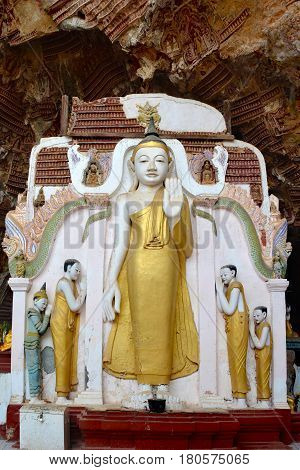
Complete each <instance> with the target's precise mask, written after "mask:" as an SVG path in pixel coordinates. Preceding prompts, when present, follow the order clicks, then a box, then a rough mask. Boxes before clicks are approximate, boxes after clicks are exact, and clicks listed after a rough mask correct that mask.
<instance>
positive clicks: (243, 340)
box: [224, 281, 249, 398]
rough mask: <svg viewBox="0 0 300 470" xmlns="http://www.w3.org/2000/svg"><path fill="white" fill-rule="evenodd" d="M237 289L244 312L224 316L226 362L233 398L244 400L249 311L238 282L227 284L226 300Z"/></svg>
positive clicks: (247, 388) (246, 390)
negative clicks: (241, 299) (227, 363)
mask: <svg viewBox="0 0 300 470" xmlns="http://www.w3.org/2000/svg"><path fill="white" fill-rule="evenodd" d="M234 288H236V289H239V291H240V293H241V295H242V298H243V303H244V311H243V312H239V310H238V308H236V310H235V312H234V313H233V314H232V315H224V318H225V331H226V333H227V351H228V362H229V370H230V376H231V390H232V396H233V398H245V395H246V393H247V392H248V391H249V384H248V379H247V373H246V361H247V351H248V338H249V309H248V305H247V303H246V299H245V293H244V287H243V285H242V284H241V283H240V282H237V281H234V282H232V283H231V284H229V287H228V289H227V292H226V298H227V300H228V302H229V301H230V295H231V292H232V289H234Z"/></svg>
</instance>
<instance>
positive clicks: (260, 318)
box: [253, 308, 267, 325]
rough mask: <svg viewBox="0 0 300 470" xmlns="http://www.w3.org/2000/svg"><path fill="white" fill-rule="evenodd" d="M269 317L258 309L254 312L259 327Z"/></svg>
mask: <svg viewBox="0 0 300 470" xmlns="http://www.w3.org/2000/svg"><path fill="white" fill-rule="evenodd" d="M266 317H267V314H266V312H263V311H262V310H261V309H259V308H258V309H256V310H254V312H253V318H254V321H255V323H256V324H257V325H259V324H260V323H261V322H262V321H263V320H265V318H266Z"/></svg>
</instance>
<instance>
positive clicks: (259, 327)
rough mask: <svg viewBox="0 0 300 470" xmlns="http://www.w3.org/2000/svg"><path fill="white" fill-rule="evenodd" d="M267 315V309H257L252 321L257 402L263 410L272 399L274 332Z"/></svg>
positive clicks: (251, 338)
mask: <svg viewBox="0 0 300 470" xmlns="http://www.w3.org/2000/svg"><path fill="white" fill-rule="evenodd" d="M267 314H268V311H267V307H263V306H260V307H256V308H255V309H254V311H253V316H252V318H251V319H250V346H251V347H252V348H253V349H255V360H256V383H257V401H258V405H259V406H260V407H262V408H268V407H269V400H270V398H271V389H270V369H271V362H272V332H271V326H270V324H269V322H268V321H267Z"/></svg>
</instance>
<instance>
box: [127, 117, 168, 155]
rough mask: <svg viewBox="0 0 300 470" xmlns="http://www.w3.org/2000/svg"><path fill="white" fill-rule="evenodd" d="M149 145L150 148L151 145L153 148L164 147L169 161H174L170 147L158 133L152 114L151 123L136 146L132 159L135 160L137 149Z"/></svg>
mask: <svg viewBox="0 0 300 470" xmlns="http://www.w3.org/2000/svg"><path fill="white" fill-rule="evenodd" d="M149 147H150V148H151V147H152V148H153V147H160V148H162V149H164V150H165V152H166V153H167V155H168V160H169V162H170V161H172V158H171V156H170V152H169V149H168V147H167V145H166V144H165V143H164V141H163V140H162V139H161V138H160V137H159V134H158V132H157V129H156V127H155V124H154V119H153V117H152V116H151V117H150V121H149V125H148V128H147V131H146V133H145V137H144V138H143V139H142V140H141V142H140V143H139V144H138V145H137V146H136V147H134V150H133V154H132V157H131V160H132V161H133V162H134V157H135V155H136V153H137V151H138V150H139V149H140V148H149Z"/></svg>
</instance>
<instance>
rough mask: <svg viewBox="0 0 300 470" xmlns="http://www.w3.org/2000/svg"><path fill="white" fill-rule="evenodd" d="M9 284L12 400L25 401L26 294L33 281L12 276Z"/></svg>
mask: <svg viewBox="0 0 300 470" xmlns="http://www.w3.org/2000/svg"><path fill="white" fill-rule="evenodd" d="M8 284H9V286H10V288H11V290H12V291H13V309H12V346H11V400H10V402H11V403H23V401H24V395H25V359H24V337H25V320H26V294H27V292H28V291H29V289H30V287H31V281H30V279H27V278H22V277H11V278H10V279H9V281H8Z"/></svg>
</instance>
